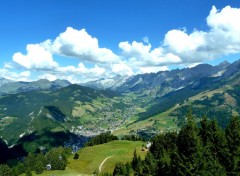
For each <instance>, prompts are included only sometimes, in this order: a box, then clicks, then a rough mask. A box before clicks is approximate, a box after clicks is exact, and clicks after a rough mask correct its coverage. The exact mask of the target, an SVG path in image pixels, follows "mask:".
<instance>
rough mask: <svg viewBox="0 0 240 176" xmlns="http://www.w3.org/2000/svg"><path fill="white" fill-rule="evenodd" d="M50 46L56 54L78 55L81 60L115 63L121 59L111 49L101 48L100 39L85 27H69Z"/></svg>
mask: <svg viewBox="0 0 240 176" xmlns="http://www.w3.org/2000/svg"><path fill="white" fill-rule="evenodd" d="M50 47H51V49H52V51H53V52H54V53H56V54H60V55H63V56H69V57H76V58H79V59H80V60H81V61H89V62H94V63H109V62H113V63H115V62H118V61H119V60H120V59H119V57H118V56H117V55H116V54H114V53H113V52H112V51H111V50H110V49H107V48H100V47H99V44H98V39H97V38H94V37H92V36H91V35H89V34H88V33H87V31H86V30H85V29H81V30H76V29H73V28H71V27H68V28H67V30H66V31H65V32H63V33H61V34H60V35H59V36H58V37H57V38H56V39H55V40H54V41H53V42H52V44H51V46H50Z"/></svg>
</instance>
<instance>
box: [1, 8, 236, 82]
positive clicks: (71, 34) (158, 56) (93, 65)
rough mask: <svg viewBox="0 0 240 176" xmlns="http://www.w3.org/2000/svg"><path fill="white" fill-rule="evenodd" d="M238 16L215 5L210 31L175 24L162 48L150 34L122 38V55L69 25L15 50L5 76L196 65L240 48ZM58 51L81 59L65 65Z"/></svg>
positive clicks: (78, 77) (82, 77) (78, 78)
mask: <svg viewBox="0 0 240 176" xmlns="http://www.w3.org/2000/svg"><path fill="white" fill-rule="evenodd" d="M237 19H240V9H238V8H232V7H230V6H226V7H225V8H223V9H221V10H218V9H217V8H216V7H215V6H213V7H212V9H211V11H210V13H209V15H208V16H207V18H206V22H207V23H206V24H207V26H208V27H209V29H208V30H206V31H202V30H198V29H194V30H193V31H191V32H189V31H187V29H186V28H183V29H172V30H170V31H168V32H167V33H166V34H165V36H164V39H163V40H162V41H159V43H161V44H160V45H159V46H158V47H152V45H151V43H150V42H149V39H148V37H144V38H143V39H142V42H137V41H123V42H120V43H119V44H118V47H119V50H120V51H121V52H120V54H119V55H117V54H115V53H114V52H113V51H112V50H111V49H108V48H104V47H100V46H99V41H98V39H97V38H95V37H93V36H91V35H90V34H88V32H87V31H86V30H85V29H80V30H77V29H73V28H71V27H68V28H67V29H66V30H65V31H64V32H62V33H60V34H59V35H58V36H57V37H56V38H55V39H53V40H50V39H49V40H45V41H43V42H42V43H39V44H28V45H27V46H26V54H23V53H21V52H17V53H15V54H14V55H13V63H5V65H4V68H3V69H1V71H0V76H1V75H5V77H7V76H8V77H9V78H11V79H20V77H22V79H25V80H27V79H29V78H30V77H33V76H32V75H37V74H39V76H38V77H41V78H48V79H50V80H53V79H57V78H59V79H68V80H69V81H71V82H74V83H76V82H86V81H90V80H95V79H100V78H102V77H108V76H113V75H114V74H121V75H126V74H127V75H133V74H138V73H150V72H158V71H163V70H167V69H168V66H170V65H179V66H181V67H182V66H183V65H184V66H192V65H196V63H203V62H206V61H209V60H213V59H216V58H219V57H222V56H225V55H229V54H235V53H240V37H239V34H240V20H237ZM54 56H64V57H62V58H63V59H66V60H69V63H70V62H71V61H70V59H69V58H76V59H78V60H79V64H78V65H76V63H75V65H74V64H68V65H65V66H62V65H61V63H60V62H59V63H58V62H57V61H56V60H54ZM65 63H66V62H65ZM16 64H17V67H16ZM19 66H20V69H21V70H20V72H21V74H19V72H16V71H10V70H14V69H19ZM30 71H31V72H30ZM32 72H34V74H32Z"/></svg>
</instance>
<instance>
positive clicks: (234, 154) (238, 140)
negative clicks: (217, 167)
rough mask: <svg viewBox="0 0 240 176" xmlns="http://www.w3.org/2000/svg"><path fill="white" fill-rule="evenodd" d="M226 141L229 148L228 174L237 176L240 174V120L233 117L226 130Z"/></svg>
mask: <svg viewBox="0 0 240 176" xmlns="http://www.w3.org/2000/svg"><path fill="white" fill-rule="evenodd" d="M226 139H227V142H228V148H229V157H228V163H229V165H228V168H227V171H228V174H229V175H237V174H239V173H240V119H239V117H232V118H231V120H230V122H229V125H228V126H227V128H226Z"/></svg>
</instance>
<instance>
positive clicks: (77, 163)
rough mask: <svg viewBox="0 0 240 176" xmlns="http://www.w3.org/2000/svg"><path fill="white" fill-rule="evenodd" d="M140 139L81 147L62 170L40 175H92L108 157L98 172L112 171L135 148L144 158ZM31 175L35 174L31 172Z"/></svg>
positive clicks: (130, 157) (126, 158) (125, 159)
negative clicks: (77, 156) (76, 157)
mask: <svg viewBox="0 0 240 176" xmlns="http://www.w3.org/2000/svg"><path fill="white" fill-rule="evenodd" d="M142 145H143V142H141V141H136V142H133V141H112V142H109V143H106V144H101V145H96V146H93V147H85V148H82V149H81V150H80V151H79V152H78V153H79V159H77V160H74V159H73V155H71V156H70V157H69V158H68V162H69V163H68V165H67V168H66V170H64V171H44V172H43V173H42V174H41V176H81V175H83V176H85V175H92V174H93V173H94V172H95V171H96V170H98V169H99V166H100V165H101V163H103V161H104V160H105V159H106V158H108V157H110V158H108V159H107V160H106V161H105V162H104V163H103V164H102V167H101V172H100V173H105V172H113V169H114V167H115V164H116V163H117V162H119V161H120V162H123V163H126V162H128V161H129V162H131V161H132V158H133V152H134V150H135V148H136V150H137V154H138V155H140V156H141V158H142V159H144V157H145V155H146V154H147V152H146V151H142ZM23 175H24V174H23ZM23 175H22V176H23ZM33 175H34V176H35V175H37V174H35V173H34V172H33Z"/></svg>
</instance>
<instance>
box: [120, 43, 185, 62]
mask: <svg viewBox="0 0 240 176" xmlns="http://www.w3.org/2000/svg"><path fill="white" fill-rule="evenodd" d="M119 48H120V49H121V50H122V52H123V56H124V57H125V58H127V59H128V62H129V64H130V65H131V66H132V67H151V66H163V65H168V64H176V63H181V62H182V61H181V59H180V58H179V57H178V56H177V55H174V54H172V53H170V52H169V53H167V52H166V51H165V50H164V48H162V47H159V48H155V49H151V48H152V46H151V44H143V43H142V42H136V41H133V42H132V43H131V44H130V43H129V42H121V43H119Z"/></svg>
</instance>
